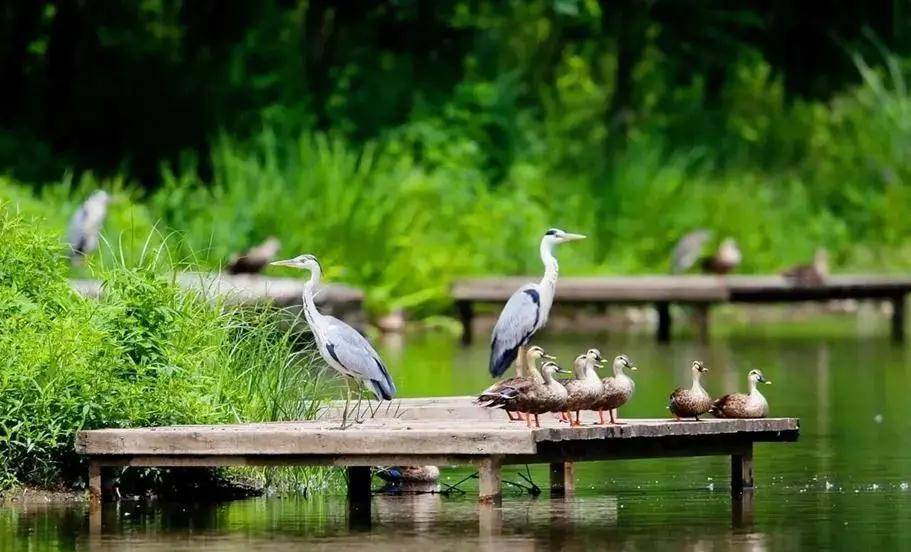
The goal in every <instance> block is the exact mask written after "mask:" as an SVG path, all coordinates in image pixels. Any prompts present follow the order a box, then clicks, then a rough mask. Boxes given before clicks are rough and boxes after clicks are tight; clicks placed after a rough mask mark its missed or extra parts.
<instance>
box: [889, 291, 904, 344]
mask: <svg viewBox="0 0 911 552" xmlns="http://www.w3.org/2000/svg"><path fill="white" fill-rule="evenodd" d="M892 342H893V343H904V342H905V294H904V293H900V294H898V295H896V296H895V297H893V298H892Z"/></svg>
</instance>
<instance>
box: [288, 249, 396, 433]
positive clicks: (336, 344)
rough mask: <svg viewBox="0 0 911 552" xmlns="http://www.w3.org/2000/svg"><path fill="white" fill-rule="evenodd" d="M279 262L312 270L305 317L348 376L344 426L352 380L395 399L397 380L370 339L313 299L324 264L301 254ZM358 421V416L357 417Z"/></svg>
mask: <svg viewBox="0 0 911 552" xmlns="http://www.w3.org/2000/svg"><path fill="white" fill-rule="evenodd" d="M272 264H273V265H276V266H290V267H293V268H299V269H303V270H309V271H310V279H309V280H308V281H307V283H306V284H304V293H303V300H304V318H306V320H307V324H308V325H309V326H310V331H311V332H312V333H313V338H314V339H315V340H316V345H317V348H318V349H319V352H320V354H321V355H322V356H323V359H324V360H325V361H326V363H327V364H329V366H331V367H332V368H334V369H335V370H336V371H337V372H339V373H340V374H341V375H342V376H344V378H345V385H346V386H347V393H346V396H345V410H344V411H343V412H342V428H345V427H346V421H347V418H348V407H349V405H350V403H351V381H352V380H354V381H355V382H356V383H357V384H359V385H361V386H363V387H366V388H367V389H369V390H370V392H371V393H373V396H374V397H376V398H377V400H380V401H382V400H387V401H388V400H392V398H393V397H394V396H395V384H394V383H392V377H391V376H390V375H389V372H388V371H387V370H386V365H385V364H383V360H382V359H381V358H380V355H379V353H377V352H376V350H375V349H374V348H373V346H372V345H370V342H369V341H367V339H366V338H365V337H364V336H362V335H361V334H360V333H359V332H358V331H357V330H355V329H354V328H352V327H351V326H349V325H348V324H345V323H344V322H342V321H341V320H339V319H338V318H335V317H334V316H329V315H326V314H321V313H320V312H319V311H318V310H316V304H315V303H314V293H315V288H316V286H317V285H318V284H319V281H320V277H321V276H322V267H321V266H320V264H319V261H317V260H316V257H314V256H313V255H299V256H297V257H294V258H293V259H288V260H285V261H275V262H273V263H272ZM356 421H357V420H356Z"/></svg>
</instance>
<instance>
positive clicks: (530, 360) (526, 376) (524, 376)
mask: <svg viewBox="0 0 911 552" xmlns="http://www.w3.org/2000/svg"><path fill="white" fill-rule="evenodd" d="M540 359H548V360H556V357H554V356H552V355H549V354H547V353H545V352H544V349H542V348H541V347H538V346H537V345H533V346H531V347H529V348H528V350H527V351H526V353H525V362H519V363H517V364H516V372H517V375H516V376H514V377H511V378H507V379H505V380H502V381H498V382H497V383H495V384H493V385H491V386H490V387H488V388H487V389H485V390H484V391H482V392H481V394H480V395H479V396H478V399H477V401H475V402H476V403H477V404H480V405H481V406H493V405H494V404H495V403H497V401H501V400H502V393H503V391H505V390H507V389H510V388H515V387H516V386H518V385H525V383H526V382H527V381H529V380H532V381H534V382H536V383H538V384H544V377H543V376H542V375H541V372H539V371H538V365H537V361H538V360H540ZM517 408H518V403H516V402H515V401H513V402H511V403H510V404H508V405H504V406H503V409H504V410H506V415H507V416H509V420H510V421H517V420H522V419H524V415H523V412H524V411H522V410H517Z"/></svg>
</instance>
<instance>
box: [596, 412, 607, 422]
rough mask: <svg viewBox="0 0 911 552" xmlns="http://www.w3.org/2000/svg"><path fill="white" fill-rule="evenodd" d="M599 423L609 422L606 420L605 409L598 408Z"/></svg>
mask: <svg viewBox="0 0 911 552" xmlns="http://www.w3.org/2000/svg"><path fill="white" fill-rule="evenodd" d="M598 420H599V421H598V425H604V424H606V423H607V422H605V421H604V411H603V410H601V409H600V408H599V409H598Z"/></svg>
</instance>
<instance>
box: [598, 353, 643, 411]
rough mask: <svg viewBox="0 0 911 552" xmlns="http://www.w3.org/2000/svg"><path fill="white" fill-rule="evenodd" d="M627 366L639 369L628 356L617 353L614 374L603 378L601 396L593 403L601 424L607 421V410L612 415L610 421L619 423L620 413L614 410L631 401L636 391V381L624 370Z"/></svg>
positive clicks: (634, 369) (633, 369) (631, 368)
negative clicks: (605, 414)
mask: <svg viewBox="0 0 911 552" xmlns="http://www.w3.org/2000/svg"><path fill="white" fill-rule="evenodd" d="M626 368H629V369H630V370H632V371H634V372H635V371H636V370H638V368H636V367H635V366H633V363H632V361H631V360H630V359H629V357H628V356H626V355H624V354H620V355H617V357H616V358H614V363H613V369H614V375H613V376H610V377H606V378H604V379H603V380H601V398H600V399H599V400H597V401H596V402H595V404H594V405H593V410H597V411H598V420H599V421H598V423H599V424H600V425H604V424H606V423H607V422H605V421H604V411H605V410H607V411H608V414H609V415H610V423H611V424H619V423H620V422H618V421H617V417H618V416H619V414H616V413H615V412H614V411H615V410H616V409H618V408H620V407H621V406H623V405H624V404H626V403H627V402H629V400H630V399H631V398H632V397H633V393H635V391H636V382H634V381H633V378H631V377H629V376H627V375H626V374H625V373H624V372H623V370H624V369H626Z"/></svg>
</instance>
